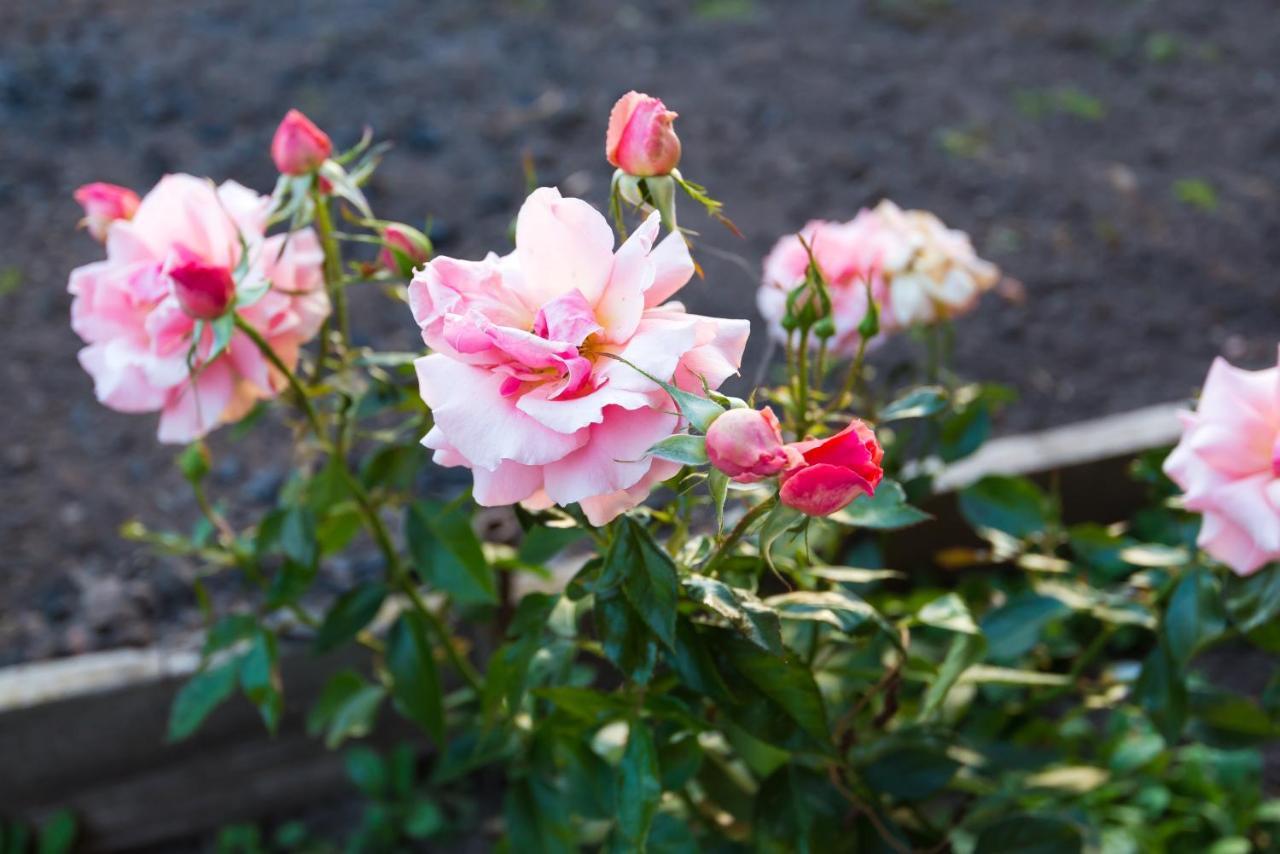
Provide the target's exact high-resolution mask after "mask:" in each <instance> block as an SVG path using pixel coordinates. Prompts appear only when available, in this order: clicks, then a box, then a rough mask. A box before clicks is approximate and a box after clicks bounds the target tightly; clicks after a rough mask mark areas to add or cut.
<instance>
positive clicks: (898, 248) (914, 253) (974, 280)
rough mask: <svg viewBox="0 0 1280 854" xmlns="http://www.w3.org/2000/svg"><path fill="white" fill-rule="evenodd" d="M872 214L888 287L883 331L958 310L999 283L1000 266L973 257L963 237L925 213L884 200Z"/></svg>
mask: <svg viewBox="0 0 1280 854" xmlns="http://www.w3.org/2000/svg"><path fill="white" fill-rule="evenodd" d="M872 214H873V215H874V217H875V219H876V222H877V224H878V226H879V228H878V229H877V230H876V232H877V233H876V235H875V240H876V242H877V243H878V247H877V250H876V254H877V256H878V257H879V259H880V267H881V272H882V274H883V276H884V278H885V281H886V284H887V290H888V293H887V295H886V299H885V304H886V310H885V311H884V313H883V316H882V321H883V323H884V326H885V328H886V330H888V331H893V330H895V329H905V328H907V327H909V326H915V325H920V324H927V323H934V322H936V321H940V320H947V319H950V318H952V317H956V316H957V315H959V314H963V313H964V312H966V311H968V310H969V309H971V308H972V307H973V305H974V303H976V302H977V300H978V297H979V296H980V295H981V294H982V293H983V292H984V291H988V290H990V289H991V288H993V287H995V285H996V283H997V282H999V281H1000V270H999V269H998V268H997V267H996V266H995V265H994V264H992V263H990V262H988V261H984V260H982V259H981V258H979V257H978V254H977V253H976V252H974V250H973V244H972V243H971V242H970V241H969V235H967V234H965V233H964V232H963V231H957V230H956V229H951V228H947V227H946V226H945V225H944V224H943V223H942V220H940V219H938V218H937V217H936V216H934V215H933V214H931V213H929V212H928V211H904V210H902V209H901V208H899V207H898V206H897V205H895V204H894V203H893V202H891V201H889V200H888V199H886V200H884V201H882V202H880V204H878V205H876V207H875V209H874V210H873V211H872Z"/></svg>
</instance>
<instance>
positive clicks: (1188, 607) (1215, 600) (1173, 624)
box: [1164, 568, 1227, 667]
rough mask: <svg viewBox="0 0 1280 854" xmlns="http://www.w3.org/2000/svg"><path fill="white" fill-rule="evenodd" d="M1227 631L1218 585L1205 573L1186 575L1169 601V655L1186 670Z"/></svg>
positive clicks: (1166, 619)
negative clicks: (1199, 652) (1188, 665)
mask: <svg viewBox="0 0 1280 854" xmlns="http://www.w3.org/2000/svg"><path fill="white" fill-rule="evenodd" d="M1226 627H1227V617H1226V614H1225V613H1224V612H1223V609H1222V601H1221V598H1220V596H1219V593H1218V584H1217V581H1216V580H1215V579H1214V577H1213V574H1212V573H1210V572H1209V571H1208V570H1205V569H1200V568H1197V569H1193V570H1191V571H1190V572H1188V573H1186V574H1185V575H1184V576H1183V577H1182V580H1181V581H1179V582H1178V586H1177V587H1176V588H1175V589H1174V591H1173V596H1172V597H1170V599H1169V608H1168V610H1167V611H1166V612H1165V615H1164V632H1165V635H1166V636H1168V638H1169V653H1170V655H1172V656H1173V660H1174V661H1175V662H1177V663H1178V665H1179V666H1182V667H1185V666H1186V665H1187V663H1188V662H1189V661H1190V660H1191V657H1192V656H1193V655H1195V653H1196V652H1197V651H1198V650H1199V649H1201V648H1202V647H1204V646H1205V645H1206V644H1208V643H1210V642H1211V641H1213V640H1214V639H1215V638H1217V637H1218V636H1219V635H1221V634H1222V632H1223V631H1224V630H1225V629H1226Z"/></svg>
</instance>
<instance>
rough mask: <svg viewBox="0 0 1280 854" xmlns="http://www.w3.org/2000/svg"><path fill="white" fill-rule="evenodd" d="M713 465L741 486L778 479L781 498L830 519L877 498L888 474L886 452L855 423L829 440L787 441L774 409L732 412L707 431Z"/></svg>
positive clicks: (792, 506)
mask: <svg viewBox="0 0 1280 854" xmlns="http://www.w3.org/2000/svg"><path fill="white" fill-rule="evenodd" d="M707 457H708V459H710V461H711V464H712V465H713V466H715V467H716V468H717V469H719V470H720V471H722V472H724V473H725V474H726V475H728V476H729V477H730V478H731V479H733V480H735V481H737V482H739V483H755V482H756V481H759V480H763V479H765V478H769V477H775V476H776V477H778V479H779V482H780V485H781V489H780V490H779V493H778V499H779V500H780V501H781V502H782V503H783V504H784V505H786V506H788V507H791V508H793V509H796V510H799V511H800V512H802V513H805V514H808V515H810V516H827V515H829V514H831V513H834V512H835V511H837V510H839V509H840V508H842V507H844V506H846V505H847V504H849V502H851V501H853V500H854V499H856V498H858V497H859V496H862V495H874V494H875V490H876V486H877V485H878V484H879V483H880V480H881V478H882V477H883V476H884V470H883V469H882V468H881V461H882V459H883V458H884V449H883V448H881V447H880V443H879V442H878V441H877V440H876V436H875V433H874V432H873V431H872V430H871V428H870V427H868V426H867V425H866V424H864V423H863V422H861V421H859V420H857V419H854V420H853V421H852V422H851V423H850V424H849V426H847V427H845V428H844V429H843V430H841V431H840V432H839V433H836V434H835V435H833V436H829V437H827V438H825V439H808V440H805V441H802V442H792V443H789V444H788V443H785V442H784V441H783V437H782V428H781V425H780V424H779V423H778V418H777V416H775V415H774V414H773V410H772V409H770V408H768V407H765V408H763V409H743V408H740V409H730V410H729V411H728V412H726V413H724V414H723V415H720V416H718V417H717V418H716V419H715V420H714V421H712V422H711V425H710V426H709V427H708V428H707Z"/></svg>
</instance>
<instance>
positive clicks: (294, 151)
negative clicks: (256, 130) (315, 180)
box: [271, 110, 333, 175]
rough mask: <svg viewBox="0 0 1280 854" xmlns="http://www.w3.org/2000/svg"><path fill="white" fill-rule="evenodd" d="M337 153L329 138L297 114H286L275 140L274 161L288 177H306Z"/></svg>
mask: <svg viewBox="0 0 1280 854" xmlns="http://www.w3.org/2000/svg"><path fill="white" fill-rule="evenodd" d="M332 153H333V143H332V142H330V141H329V135H328V134H326V133H325V132H324V131H322V130H320V128H318V127H316V125H315V122H313V121H311V119H309V118H307V117H306V116H304V115H303V114H302V113H300V112H298V111H297V110H290V111H289V112H288V113H286V114H285V117H284V120H283V121H281V122H280V127H278V128H276V135H275V138H274V139H272V140H271V159H272V160H274V161H275V162H276V168H277V169H279V170H280V171H281V172H282V173H284V174H285V175H306V174H307V173H309V172H314V171H316V170H317V169H319V168H320V164H321V163H324V162H325V161H326V160H328V159H329V155H330V154H332Z"/></svg>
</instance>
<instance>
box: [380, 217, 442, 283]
mask: <svg viewBox="0 0 1280 854" xmlns="http://www.w3.org/2000/svg"><path fill="white" fill-rule="evenodd" d="M382 243H383V247H382V251H381V252H379V253H378V264H379V265H380V266H381V267H382V268H383V269H384V270H387V271H389V272H391V273H395V274H397V275H401V276H410V275H412V274H413V268H414V267H417V266H418V265H419V264H422V263H423V262H425V261H426V260H427V259H428V258H430V257H431V240H430V239H429V238H428V237H427V236H426V235H425V234H423V233H422V232H421V231H418V229H416V228H413V227H412V226H408V225H405V224H404V223H402V222H393V223H391V224H390V225H388V226H387V227H386V228H385V229H384V230H383V232H382ZM393 250H394V251H393Z"/></svg>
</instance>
